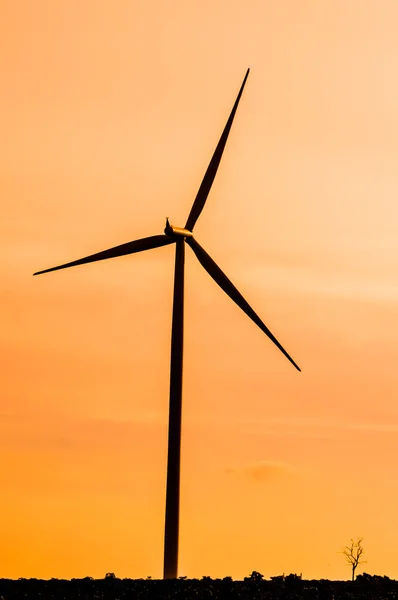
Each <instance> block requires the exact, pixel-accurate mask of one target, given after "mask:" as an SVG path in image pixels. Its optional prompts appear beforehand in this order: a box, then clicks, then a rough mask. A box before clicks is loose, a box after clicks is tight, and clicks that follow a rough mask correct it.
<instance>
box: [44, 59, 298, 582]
mask: <svg viewBox="0 0 398 600" xmlns="http://www.w3.org/2000/svg"><path fill="white" fill-rule="evenodd" d="M249 71H250V69H248V70H247V72H246V75H245V77H244V79H243V83H242V85H241V88H240V90H239V93H238V96H237V98H236V100H235V104H234V105H233V108H232V111H231V114H230V115H229V119H228V121H227V123H226V125H225V128H224V131H223V132H222V135H221V137H220V140H219V142H218V144H217V147H216V149H215V151H214V154H213V157H212V159H211V161H210V163H209V166H208V168H207V171H206V173H205V176H204V178H203V181H202V183H201V185H200V188H199V191H198V193H197V195H196V198H195V201H194V203H193V205H192V208H191V212H190V213H189V216H188V219H187V222H186V224H185V227H175V226H173V225H171V224H170V222H169V219H167V220H166V227H165V229H164V235H154V236H151V237H147V238H142V239H139V240H134V241H132V242H127V243H126V244H121V245H120V246H115V247H114V248H109V249H108V250H104V251H102V252H98V253H97V254H91V255H90V256H86V257H84V258H80V259H78V260H75V261H72V262H69V263H66V264H63V265H59V266H57V267H52V268H51V269H45V270H44V271H38V272H37V273H34V275H41V274H42V273H49V272H50V271H57V270H58V269H66V268H68V267H74V266H77V265H83V264H86V263H90V262H96V261H98V260H105V259H107V258H115V257H117V256H125V255H126V254H134V253H135V252H142V251H144V250H151V249H152V248H159V247H160V246H167V245H169V244H175V245H176V254H175V272H174V294H173V320H172V329H171V362H170V405H169V432H168V456H167V484H166V517H165V537H164V569H163V577H164V579H172V578H176V577H177V565H178V529H179V500H180V449H181V401H182V362H183V330H184V262H185V242H186V243H187V244H188V245H189V246H190V247H191V249H192V250H193V252H194V253H195V255H196V257H197V259H198V260H199V262H200V263H201V265H202V266H203V267H204V269H205V270H206V271H207V272H208V274H209V275H210V277H212V278H213V279H214V281H215V282H216V283H217V284H218V285H219V286H220V288H221V289H222V290H223V291H224V292H225V293H226V294H227V295H228V296H229V297H230V298H231V299H232V300H233V301H234V302H235V303H236V304H237V305H238V306H239V307H240V308H241V309H242V310H243V312H245V313H246V314H247V316H248V317H250V319H252V321H254V323H255V324H256V325H258V327H259V328H260V329H261V330H262V331H263V332H264V333H265V334H266V335H267V336H268V337H269V338H270V340H271V341H272V342H274V344H275V345H276V346H277V347H278V348H279V350H280V351H281V352H282V353H283V354H284V355H285V356H286V358H288V360H290V362H291V363H292V364H293V365H294V366H295V367H296V369H297V370H298V371H300V368H299V367H298V366H297V364H296V363H295V362H294V360H293V359H292V358H291V356H289V354H288V353H287V352H286V350H285V349H284V348H283V347H282V345H281V344H280V343H279V342H278V340H277V339H276V338H275V336H274V335H273V334H272V333H271V332H270V330H269V329H268V327H267V326H266V325H265V324H264V323H263V322H262V320H261V319H260V317H259V316H258V315H257V314H256V313H255V312H254V310H253V309H252V308H251V306H250V305H249V304H248V302H247V301H246V300H245V299H244V298H243V296H242V294H241V293H240V292H239V291H238V290H237V288H236V287H235V286H234V284H233V283H232V282H231V281H230V280H229V279H228V277H227V276H226V275H225V273H223V271H222V270H221V269H220V267H219V266H218V265H217V264H216V263H215V262H214V260H213V259H212V258H211V257H210V256H209V255H208V254H207V252H206V251H205V250H204V249H203V248H202V246H200V245H199V243H198V242H197V241H196V240H195V238H194V237H193V233H192V232H193V228H194V226H195V224H196V221H197V220H198V218H199V216H200V214H201V212H202V210H203V208H204V205H205V203H206V200H207V196H208V195H209V192H210V188H211V186H212V184H213V181H214V178H215V176H216V173H217V169H218V167H219V164H220V161H221V157H222V154H223V151H224V148H225V144H226V142H227V139H228V135H229V132H230V130H231V126H232V122H233V120H234V117H235V113H236V109H237V108H238V104H239V101H240V98H241V96H242V92H243V88H244V87H245V83H246V80H247V77H248V75H249Z"/></svg>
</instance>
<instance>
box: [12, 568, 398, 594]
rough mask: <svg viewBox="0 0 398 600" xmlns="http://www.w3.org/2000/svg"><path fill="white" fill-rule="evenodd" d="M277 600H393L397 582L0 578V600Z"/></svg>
mask: <svg viewBox="0 0 398 600" xmlns="http://www.w3.org/2000/svg"><path fill="white" fill-rule="evenodd" d="M27 598H28V599H30V598H32V599H33V598H34V599H35V600H50V599H57V600H58V599H59V600H72V599H75V598H76V599H77V598H78V599H79V600H94V599H95V600H97V599H98V600H99V599H104V600H124V599H129V600H135V599H137V600H141V599H148V600H150V599H152V598H154V599H155V598H156V599H159V600H171V599H173V600H191V599H195V600H249V599H250V600H262V599H264V600H277V599H279V598H280V599H282V598H283V599H296V600H299V599H301V598H303V599H304V598H308V599H313V600H315V599H325V600H343V599H347V600H348V599H351V598H358V599H371V598H372V599H373V598H374V599H376V598H377V599H379V600H389V599H394V598H396V599H397V600H398V581H395V580H392V579H389V578H388V577H381V576H377V575H374V576H371V575H367V574H366V573H365V574H363V575H358V577H357V579H356V581H354V582H351V581H328V580H326V579H321V580H320V581H317V580H311V581H306V580H304V579H301V578H300V577H299V576H297V575H293V574H291V575H288V576H286V577H283V576H281V577H273V578H271V580H265V579H263V576H262V575H261V574H260V573H256V572H253V573H252V575H251V576H250V577H246V578H245V579H244V580H243V581H233V580H232V579H231V578H230V577H225V578H224V579H211V578H210V577H204V578H202V579H184V578H181V579H173V580H168V581H163V580H152V579H118V578H117V577H115V576H114V574H113V573H108V574H107V576H106V577H105V578H104V579H92V578H90V577H86V578H84V579H72V580H71V581H69V580H65V579H50V580H41V579H18V580H12V579H0V600H22V599H24V600H26V599H27Z"/></svg>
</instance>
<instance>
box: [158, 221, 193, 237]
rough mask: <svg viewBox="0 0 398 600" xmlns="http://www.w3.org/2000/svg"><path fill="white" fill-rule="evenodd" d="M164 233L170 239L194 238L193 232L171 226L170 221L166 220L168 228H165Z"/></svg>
mask: <svg viewBox="0 0 398 600" xmlns="http://www.w3.org/2000/svg"><path fill="white" fill-rule="evenodd" d="M164 232H165V234H166V235H168V236H170V237H175V236H180V237H192V236H193V233H192V231H189V229H184V228H183V227H174V225H171V223H170V221H169V220H168V219H166V227H165V228H164Z"/></svg>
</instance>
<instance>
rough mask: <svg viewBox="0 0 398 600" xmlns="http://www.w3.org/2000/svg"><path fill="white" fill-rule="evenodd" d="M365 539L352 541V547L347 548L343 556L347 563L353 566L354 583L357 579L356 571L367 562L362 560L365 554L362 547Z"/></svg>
mask: <svg viewBox="0 0 398 600" xmlns="http://www.w3.org/2000/svg"><path fill="white" fill-rule="evenodd" d="M362 541H363V538H358V540H357V541H356V542H354V540H353V539H352V540H351V545H350V546H345V547H344V550H343V552H342V554H344V556H345V557H346V560H347V563H348V564H349V565H350V566H351V569H352V581H354V579H355V569H356V568H357V566H358V565H360V564H361V563H365V562H366V560H361V556H362V554H363V552H364V550H363V546H362Z"/></svg>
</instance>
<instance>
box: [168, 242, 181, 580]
mask: <svg viewBox="0 0 398 600" xmlns="http://www.w3.org/2000/svg"><path fill="white" fill-rule="evenodd" d="M184 262H185V240H184V238H183V237H180V238H179V239H178V240H177V242H176V256H175V271H174V294H173V322H172V329H171V361H170V405H169V440H168V453H167V484H166V518H165V528H164V564H163V578H164V579H175V578H176V577H177V569H178V531H179V512H180V511H179V506H180V457H181V408H182V355H183V342H184Z"/></svg>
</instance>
